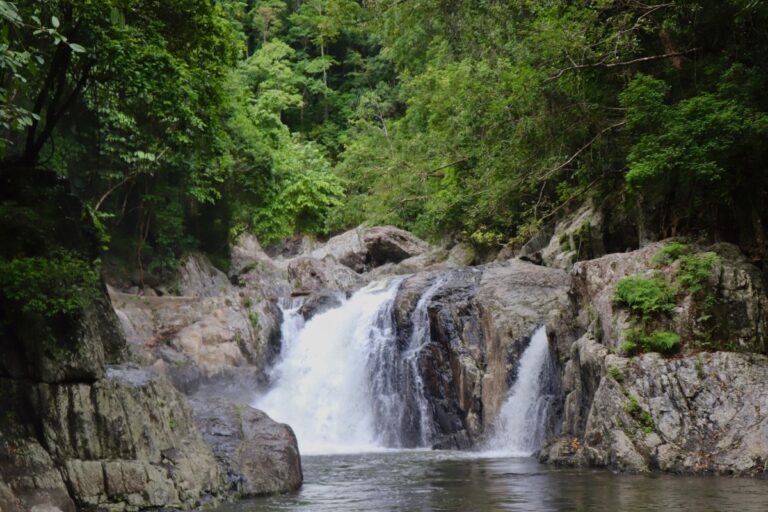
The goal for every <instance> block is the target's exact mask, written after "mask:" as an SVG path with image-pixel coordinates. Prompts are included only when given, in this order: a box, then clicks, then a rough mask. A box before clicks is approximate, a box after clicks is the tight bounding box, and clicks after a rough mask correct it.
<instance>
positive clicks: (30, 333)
mask: <svg viewBox="0 0 768 512" xmlns="http://www.w3.org/2000/svg"><path fill="white" fill-rule="evenodd" d="M12 330H13V331H14V332H12V333H9V334H6V335H3V336H0V352H1V353H2V354H3V357H2V358H0V374H4V375H8V376H10V377H12V378H15V379H30V380H34V381H41V382H49V383H56V382H67V381H72V380H79V381H94V380H96V379H99V378H101V377H102V376H103V375H104V368H105V365H106V364H107V363H108V362H113V361H116V360H118V359H120V358H121V357H122V354H123V351H124V350H125V339H124V338H123V336H122V333H121V332H120V328H119V320H118V318H117V316H116V315H115V313H114V312H113V311H112V308H111V307H110V304H109V301H108V299H107V296H106V290H105V291H104V295H101V293H100V294H99V295H98V296H97V297H96V298H95V299H94V300H92V301H90V302H89V303H88V304H87V305H86V306H85V307H84V308H83V310H82V311H81V313H80V314H79V316H78V318H77V319H76V321H75V322H73V323H72V324H71V325H70V324H68V323H67V324H66V325H52V323H51V321H50V320H49V319H46V318H42V317H40V318H36V319H34V320H32V319H26V320H23V321H19V322H18V323H16V324H14V327H13V329H12Z"/></svg>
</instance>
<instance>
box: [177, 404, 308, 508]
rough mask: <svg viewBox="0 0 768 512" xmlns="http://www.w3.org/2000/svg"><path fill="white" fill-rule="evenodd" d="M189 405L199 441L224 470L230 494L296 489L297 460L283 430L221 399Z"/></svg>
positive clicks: (258, 414) (286, 429)
mask: <svg viewBox="0 0 768 512" xmlns="http://www.w3.org/2000/svg"><path fill="white" fill-rule="evenodd" d="M191 405H192V408H193V410H194V418H195V422H196V424H197V425H198V427H199V428H200V431H201V432H202V433H203V437H204V438H205V440H206V442H207V443H208V444H209V445H210V446H211V448H212V449H213V453H214V454H215V456H216V459H217V460H218V461H219V462H220V463H221V464H222V466H223V467H224V468H226V472H227V481H228V483H229V485H230V489H231V490H232V491H234V492H237V493H238V494H239V495H242V496H255V495H262V494H275V493H281V492H288V491H293V490H295V489H298V488H299V487H300V486H301V483H302V481H303V475H302V471H301V457H300V456H299V449H298V444H297V442H296V436H295V435H294V433H293V430H291V428H290V427H289V426H288V425H285V424H282V423H277V422H276V421H274V420H272V419H271V418H270V417H269V416H267V414H266V413H264V412H262V411H259V410H256V409H253V408H251V407H248V406H247V405H241V404H235V403H232V402H229V401H227V400H226V399H222V398H213V399H212V398H211V397H204V398H202V397H201V398H197V399H193V400H192V401H191Z"/></svg>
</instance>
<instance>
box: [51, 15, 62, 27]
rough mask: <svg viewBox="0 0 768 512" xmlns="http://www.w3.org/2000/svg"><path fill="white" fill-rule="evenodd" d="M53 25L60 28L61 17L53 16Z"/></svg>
mask: <svg viewBox="0 0 768 512" xmlns="http://www.w3.org/2000/svg"><path fill="white" fill-rule="evenodd" d="M51 25H52V26H53V28H59V25H60V23H59V18H57V17H56V16H51Z"/></svg>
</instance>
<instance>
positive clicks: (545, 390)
mask: <svg viewBox="0 0 768 512" xmlns="http://www.w3.org/2000/svg"><path fill="white" fill-rule="evenodd" d="M554 373H555V368H554V363H553V361H552V358H551V357H550V353H549V341H548V339H547V331H546V328H545V327H540V328H538V329H537V330H536V332H535V333H534V334H533V337H532V338H531V342H530V344H529V345H528V347H527V348H526V349H525V351H524V352H523V356H522V357H521V358H520V366H519V370H518V372H517V380H516V381H515V384H514V385H513V386H512V388H511V389H510V391H509V395H508V397H507V399H506V401H505V402H504V404H503V405H502V407H501V411H500V412H499V416H498V417H497V418H496V422H495V424H494V428H493V437H491V439H490V440H489V441H488V443H487V444H486V448H487V449H488V450H490V451H499V452H503V453H506V454H509V455H514V456H529V455H532V454H533V453H534V452H535V451H536V450H538V449H539V448H541V446H542V445H543V443H544V440H545V437H546V434H547V431H546V428H545V426H546V425H547V421H548V419H549V414H550V409H551V406H552V403H553V401H554V398H555V395H554V390H553V389H552V388H553V383H554Z"/></svg>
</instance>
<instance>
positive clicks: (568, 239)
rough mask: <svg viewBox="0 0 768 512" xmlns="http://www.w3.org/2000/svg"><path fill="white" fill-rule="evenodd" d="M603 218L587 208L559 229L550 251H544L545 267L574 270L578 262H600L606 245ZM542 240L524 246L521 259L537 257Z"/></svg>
mask: <svg viewBox="0 0 768 512" xmlns="http://www.w3.org/2000/svg"><path fill="white" fill-rule="evenodd" d="M602 230H603V216H602V214H601V213H600V211H598V210H596V209H595V208H593V207H592V206H591V205H589V204H586V205H584V206H583V207H582V208H580V209H579V210H577V211H576V212H574V213H573V214H572V215H570V216H568V217H566V218H565V219H563V220H562V221H560V222H558V223H557V224H556V225H555V231H554V234H553V235H552V238H551V239H550V241H549V244H547V246H546V247H544V248H542V249H541V261H542V262H543V264H544V265H547V266H549V267H555V268H562V269H565V270H570V268H571V267H572V266H573V264H574V263H575V262H577V261H582V260H586V259H591V258H597V257H599V256H602V255H604V254H605V246H604V245H603V235H602ZM539 245H540V239H537V238H536V237H534V239H532V240H531V242H530V243H529V244H526V246H524V248H523V249H524V251H525V252H524V253H522V254H521V256H528V257H533V255H534V254H537V253H538V251H536V252H533V249H535V248H536V247H539Z"/></svg>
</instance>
